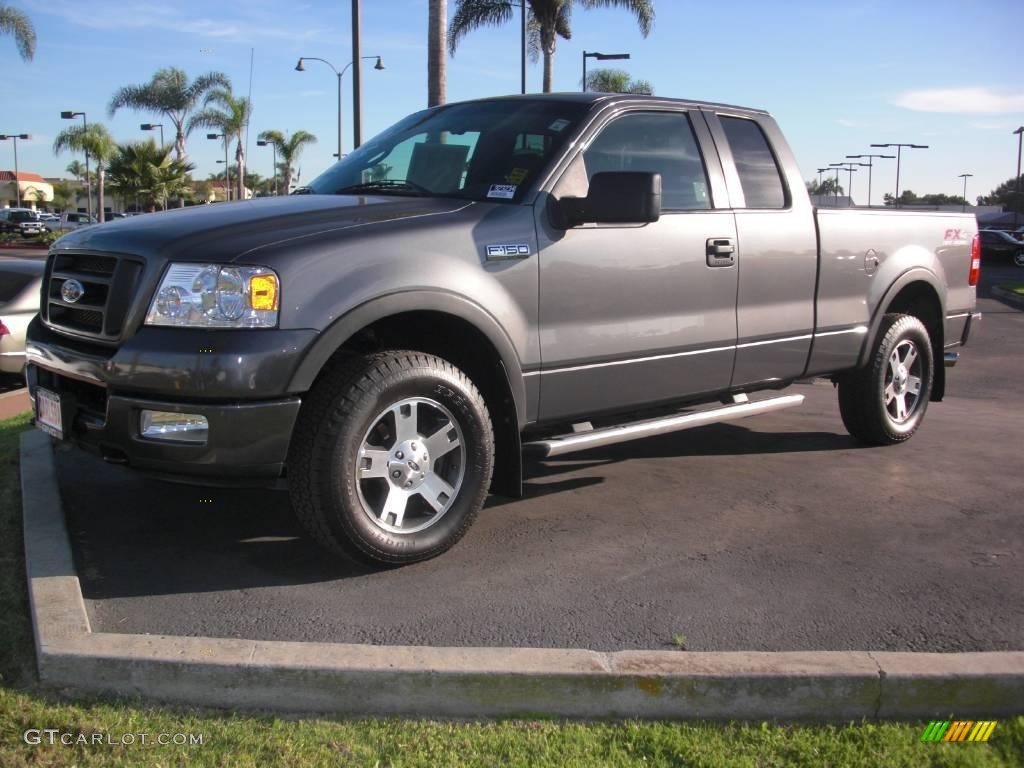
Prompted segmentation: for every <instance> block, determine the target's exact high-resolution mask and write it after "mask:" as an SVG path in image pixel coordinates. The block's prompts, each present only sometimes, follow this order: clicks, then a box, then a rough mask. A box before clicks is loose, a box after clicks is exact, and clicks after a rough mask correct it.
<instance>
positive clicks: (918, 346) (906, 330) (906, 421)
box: [839, 314, 935, 445]
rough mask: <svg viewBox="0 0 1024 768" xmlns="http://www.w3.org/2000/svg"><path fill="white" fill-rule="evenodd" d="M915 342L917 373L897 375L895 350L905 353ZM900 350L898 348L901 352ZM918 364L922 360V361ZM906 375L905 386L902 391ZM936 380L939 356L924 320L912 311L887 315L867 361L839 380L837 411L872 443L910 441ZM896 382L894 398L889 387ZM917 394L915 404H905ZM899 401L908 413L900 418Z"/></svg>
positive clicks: (853, 432) (855, 432)
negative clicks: (936, 359)
mask: <svg viewBox="0 0 1024 768" xmlns="http://www.w3.org/2000/svg"><path fill="white" fill-rule="evenodd" d="M908 344H909V345H911V347H912V348H913V349H915V350H916V353H917V357H916V358H915V360H914V364H913V365H912V366H911V369H912V370H916V371H917V372H918V373H917V375H916V376H913V375H906V376H905V378H902V377H903V376H904V374H907V373H909V372H907V370H906V369H905V368H904V374H899V375H897V380H896V382H894V381H893V377H894V373H897V372H894V371H893V368H892V366H891V365H890V361H891V359H892V356H893V354H894V352H896V353H897V354H898V355H902V354H903V353H904V351H905V350H906V349H907V345H908ZM897 350H899V352H897ZM918 364H919V365H918ZM901 378H902V387H903V389H902V391H901V392H900V394H896V393H897V392H899V391H900V389H899V388H900V386H901V384H900V383H899V382H900V381H901ZM915 378H916V379H919V381H920V384H919V389H918V390H917V391H916V392H913V391H912V389H913V385H912V384H911V382H913V381H914V379H915ZM934 380H935V360H934V354H933V353H932V343H931V338H930V337H929V336H928V330H927V329H926V328H925V327H924V324H923V323H922V322H921V321H920V320H919V319H918V318H916V317H914V316H913V315H899V314H888V315H886V316H885V317H884V318H883V320H882V325H881V327H880V328H879V330H878V340H877V341H876V342H875V348H874V349H873V350H872V352H871V357H870V359H869V360H868V364H867V365H866V366H864V367H863V368H858V369H857V370H855V371H850V372H849V373H847V374H845V375H844V376H843V377H842V378H840V380H839V413H840V414H841V415H842V417H843V424H844V425H845V426H846V429H847V431H848V432H849V433H850V434H851V435H853V436H854V437H855V438H857V439H858V440H860V441H861V442H864V443H868V444H870V445H893V444H895V443H902V442H904V441H906V440H909V439H910V438H911V436H912V435H913V434H914V433H915V432H916V431H917V429H918V427H920V426H921V422H922V421H923V420H924V414H925V411H926V410H927V409H928V400H929V398H930V397H931V391H932V382H933V381H934ZM890 384H895V385H896V386H895V387H894V389H893V391H892V397H890V392H889V390H888V389H887V388H888V387H889V385H890ZM911 395H913V396H914V399H913V404H912V405H909V406H908V405H906V403H907V400H908V399H909V398H910V396H911ZM897 400H902V402H903V403H904V405H905V406H906V407H905V415H904V417H903V418H902V419H901V418H900V417H899V413H898V412H897V413H895V414H894V413H893V411H898V410H899V408H898V402H897Z"/></svg>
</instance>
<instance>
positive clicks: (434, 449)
mask: <svg viewBox="0 0 1024 768" xmlns="http://www.w3.org/2000/svg"><path fill="white" fill-rule="evenodd" d="M423 444H424V445H425V446H426V448H427V453H429V454H430V458H431V459H432V460H433V461H437V460H438V459H440V458H441V457H442V456H444V455H445V454H447V453H449V452H450V451H453V450H455V449H456V448H458V447H459V446H460V445H462V443H461V442H460V441H459V435H458V431H457V430H456V429H455V425H454V424H452V423H451V422H450V421H449V422H446V423H445V425H444V426H443V427H441V428H440V429H439V430H437V431H436V432H434V434H432V435H431V436H430V437H428V438H426V439H425V440H424V441H423Z"/></svg>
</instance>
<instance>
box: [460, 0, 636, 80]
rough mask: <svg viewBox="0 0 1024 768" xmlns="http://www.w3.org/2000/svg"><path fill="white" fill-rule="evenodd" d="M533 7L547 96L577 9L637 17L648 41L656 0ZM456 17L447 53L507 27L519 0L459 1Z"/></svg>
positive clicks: (532, 1) (553, 0)
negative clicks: (474, 35)
mask: <svg viewBox="0 0 1024 768" xmlns="http://www.w3.org/2000/svg"><path fill="white" fill-rule="evenodd" d="M526 2H527V3H528V4H529V7H530V15H529V21H528V27H529V31H530V50H531V52H532V53H534V54H535V55H536V53H537V52H539V53H540V54H542V55H543V56H544V93H551V82H552V79H553V76H554V69H553V67H554V57H555V42H556V41H557V39H558V38H559V37H561V38H563V39H564V40H568V39H570V38H571V37H572V29H571V28H570V26H569V18H570V16H571V15H572V9H573V7H574V6H576V5H579V6H580V7H581V8H583V9H584V10H591V9H593V8H623V9H625V10H627V11H629V12H630V13H632V14H633V15H634V16H635V17H636V23H637V26H639V27H640V33H641V34H642V35H643V36H644V37H647V35H648V34H650V31H651V27H652V26H654V0H526ZM456 4H457V5H456V8H455V16H454V18H452V24H451V28H450V29H449V31H448V50H449V51H451V54H452V55H453V56H454V55H455V49H456V48H457V47H458V45H459V41H460V40H462V38H463V37H465V36H466V35H467V34H468V33H470V32H472V31H473V30H474V29H479V28H480V27H487V26H498V25H500V24H507V23H508V22H509V21H511V20H512V15H513V12H514V10H515V9H517V8H519V7H520V4H519V2H518V1H517V0H456Z"/></svg>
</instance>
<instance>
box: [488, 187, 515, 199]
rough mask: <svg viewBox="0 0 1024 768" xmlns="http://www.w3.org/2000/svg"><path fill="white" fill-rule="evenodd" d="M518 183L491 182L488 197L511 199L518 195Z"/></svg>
mask: <svg viewBox="0 0 1024 768" xmlns="http://www.w3.org/2000/svg"><path fill="white" fill-rule="evenodd" d="M517 186H518V185H516V184H491V188H490V190H488V192H487V197H496V198H498V199H499V200H511V199H513V198H514V197H515V196H516V187H517Z"/></svg>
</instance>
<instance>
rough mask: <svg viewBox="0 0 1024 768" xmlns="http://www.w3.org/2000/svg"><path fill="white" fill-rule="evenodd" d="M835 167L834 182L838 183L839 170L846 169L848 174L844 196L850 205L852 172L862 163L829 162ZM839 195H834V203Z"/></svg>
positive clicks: (851, 203) (851, 199)
mask: <svg viewBox="0 0 1024 768" xmlns="http://www.w3.org/2000/svg"><path fill="white" fill-rule="evenodd" d="M829 165H831V166H833V167H834V168H835V169H836V184H837V185H838V183H839V171H841V170H842V171H847V172H848V173H849V174H850V180H849V181H848V182H847V183H846V196H847V198H848V199H849V201H850V206H851V207H852V206H853V174H855V173H856V172H857V168H856V166H858V165H863V163H829ZM838 198H839V195H838V194H837V195H836V203H837V204H838V202H839V200H838Z"/></svg>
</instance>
